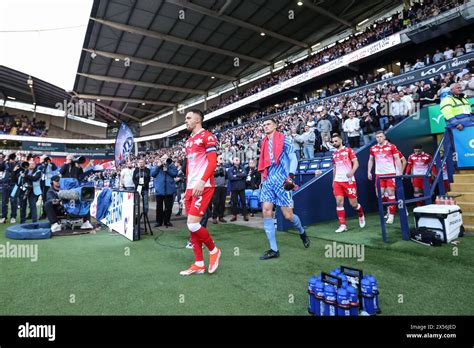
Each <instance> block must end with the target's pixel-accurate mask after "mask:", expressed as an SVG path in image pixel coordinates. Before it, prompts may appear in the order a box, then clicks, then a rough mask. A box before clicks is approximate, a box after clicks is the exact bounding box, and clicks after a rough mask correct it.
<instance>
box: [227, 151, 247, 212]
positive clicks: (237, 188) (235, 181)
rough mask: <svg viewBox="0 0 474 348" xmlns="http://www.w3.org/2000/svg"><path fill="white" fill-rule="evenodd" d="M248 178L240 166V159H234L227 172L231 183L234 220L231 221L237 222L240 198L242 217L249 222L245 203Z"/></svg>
mask: <svg viewBox="0 0 474 348" xmlns="http://www.w3.org/2000/svg"><path fill="white" fill-rule="evenodd" d="M246 177H247V171H246V170H245V168H244V167H243V166H242V165H241V164H240V159H239V158H238V157H234V160H233V165H232V167H230V168H229V169H228V170H227V178H228V179H229V181H230V191H231V195H230V201H231V204H232V218H231V219H230V221H236V220H237V213H238V209H239V198H240V203H241V207H242V215H243V216H244V220H245V221H249V217H248V214H247V204H246V201H245V186H246V184H245V178H246Z"/></svg>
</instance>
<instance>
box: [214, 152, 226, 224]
mask: <svg viewBox="0 0 474 348" xmlns="http://www.w3.org/2000/svg"><path fill="white" fill-rule="evenodd" d="M214 185H215V190H214V195H213V196H212V206H213V208H212V223H213V224H217V222H218V220H217V219H219V221H220V222H223V223H226V222H227V220H225V219H224V214H225V200H226V197H227V177H226V168H225V167H224V157H223V156H222V155H219V156H217V166H216V169H215V170H214Z"/></svg>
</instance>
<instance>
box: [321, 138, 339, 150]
mask: <svg viewBox="0 0 474 348" xmlns="http://www.w3.org/2000/svg"><path fill="white" fill-rule="evenodd" d="M335 150H336V148H335V147H334V146H333V145H332V140H331V137H330V136H329V135H326V136H325V137H323V139H322V143H321V151H322V152H329V151H335Z"/></svg>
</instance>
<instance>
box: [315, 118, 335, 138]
mask: <svg viewBox="0 0 474 348" xmlns="http://www.w3.org/2000/svg"><path fill="white" fill-rule="evenodd" d="M316 128H317V129H318V131H319V134H320V135H321V139H322V138H323V137H325V136H329V135H331V132H332V124H331V121H329V120H328V117H327V115H323V116H322V117H321V119H320V120H319V121H318V124H317V127H316Z"/></svg>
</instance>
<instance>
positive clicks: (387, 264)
mask: <svg viewBox="0 0 474 348" xmlns="http://www.w3.org/2000/svg"><path fill="white" fill-rule="evenodd" d="M7 226H8V225H1V226H0V244H6V243H7V242H9V243H28V244H30V243H31V244H37V245H38V253H39V257H38V261H37V262H31V261H30V260H29V259H15V258H1V259H0V266H1V267H0V269H1V276H0V299H1V300H0V301H1V305H0V315H96V314H97V315H308V314H307V299H308V295H307V293H306V290H307V283H308V279H309V277H310V276H311V275H312V274H315V273H319V272H321V271H329V270H331V269H333V268H335V267H338V266H340V265H348V266H353V267H356V268H362V269H363V270H364V272H366V273H371V274H373V275H375V276H376V277H377V281H378V283H379V289H380V306H381V309H382V311H383V313H382V315H455V314H458V315H472V314H473V313H474V310H473V308H474V299H473V297H472V296H470V294H471V292H472V284H474V276H473V272H472V260H473V257H474V237H473V236H465V237H463V238H460V244H459V245H458V246H457V248H458V249H457V251H458V255H457V256H455V255H453V247H454V246H453V245H443V246H442V247H426V246H421V245H418V244H416V243H414V242H405V241H402V240H401V237H400V236H399V228H398V227H397V226H393V227H389V243H383V242H382V241H381V237H380V227H379V223H378V216H377V215H374V214H371V215H369V216H368V217H367V227H366V228H365V229H362V230H361V229H359V228H358V226H357V222H356V220H354V219H351V220H350V221H349V227H350V228H351V230H350V231H349V232H347V233H343V234H337V235H336V234H335V233H334V229H335V228H337V221H335V222H329V223H321V224H317V225H312V226H309V227H308V229H307V231H308V235H309V236H310V237H311V239H312V245H311V247H310V248H309V249H304V248H303V245H302V242H301V240H300V238H299V237H298V236H297V235H294V234H290V233H278V235H277V239H278V243H279V247H280V252H281V257H280V258H279V259H273V260H268V261H260V260H259V256H260V255H261V254H262V252H263V251H264V250H265V249H267V248H268V245H267V242H266V237H265V234H264V232H263V231H262V230H261V229H255V228H248V227H242V226H238V225H231V224H227V225H224V224H219V225H212V226H210V227H209V229H210V231H211V233H212V235H213V236H214V238H215V240H216V243H217V244H218V246H219V247H221V248H222V250H223V254H222V258H221V262H220V267H219V269H218V270H217V272H216V273H215V274H212V275H210V274H204V275H199V276H190V277H183V276H179V274H178V273H179V271H180V270H182V269H185V268H187V267H188V266H189V265H190V264H191V263H192V261H193V252H192V250H189V249H185V248H184V245H185V243H186V241H187V236H188V232H186V231H185V230H174V231H172V230H167V231H165V232H164V233H160V232H155V235H154V236H149V235H146V236H142V239H141V240H140V241H136V242H130V241H128V240H127V239H125V238H124V237H122V236H120V235H115V234H111V233H109V232H108V231H107V230H105V229H104V230H101V231H98V232H97V234H88V235H79V236H67V237H53V238H52V239H50V240H37V241H14V240H9V239H6V238H5V235H4V230H5V228H6V227H7ZM333 241H337V242H338V243H361V244H364V245H365V250H364V251H365V253H364V261H357V260H356V259H354V258H350V259H349V258H346V259H343V258H329V257H326V255H325V254H326V247H327V246H328V245H329V246H330V245H332V243H333ZM128 248H129V249H128ZM128 253H129V255H127V254H128ZM205 255H206V260H207V252H205Z"/></svg>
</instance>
